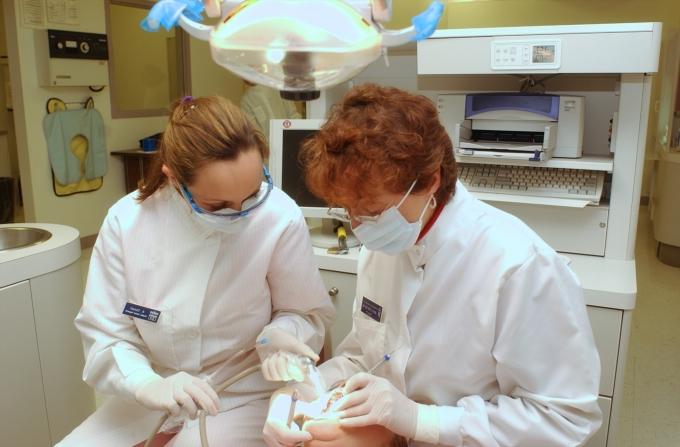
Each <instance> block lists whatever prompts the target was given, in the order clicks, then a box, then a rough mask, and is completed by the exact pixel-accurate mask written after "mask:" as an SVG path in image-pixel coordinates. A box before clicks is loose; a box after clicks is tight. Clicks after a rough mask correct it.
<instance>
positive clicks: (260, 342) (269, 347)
mask: <svg viewBox="0 0 680 447" xmlns="http://www.w3.org/2000/svg"><path fill="white" fill-rule="evenodd" d="M255 349H256V350H257V354H258V355H259V356H260V361H261V362H262V375H263V376H264V378H265V379H266V380H271V381H274V382H276V381H288V380H295V381H296V382H302V381H303V380H305V374H304V373H303V366H302V364H301V363H300V359H299V358H298V356H304V357H309V358H310V359H312V360H313V361H314V362H317V361H318V360H319V356H318V355H317V354H316V353H315V352H314V351H313V350H312V348H310V347H309V346H307V345H306V344H304V343H303V342H301V341H300V340H298V339H297V338H296V337H295V336H294V335H292V334H289V333H288V332H286V331H284V330H282V329H279V328H266V329H264V330H263V331H262V332H261V333H260V335H259V336H258V337H257V344H256V345H255Z"/></svg>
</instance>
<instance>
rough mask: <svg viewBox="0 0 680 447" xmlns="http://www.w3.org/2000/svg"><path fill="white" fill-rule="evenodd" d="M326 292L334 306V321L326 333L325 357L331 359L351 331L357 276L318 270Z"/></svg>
mask: <svg viewBox="0 0 680 447" xmlns="http://www.w3.org/2000/svg"><path fill="white" fill-rule="evenodd" d="M319 271H320V272H321V278H322V279H323V282H324V284H325V285H326V290H328V294H329V295H330V297H331V301H332V302H333V305H334V306H335V312H336V314H335V321H334V322H333V325H332V326H331V327H330V328H329V329H328V331H327V332H326V338H327V339H326V343H325V346H326V347H330V352H328V349H326V355H328V356H329V357H331V356H332V355H334V354H335V351H336V349H337V347H338V345H339V344H340V342H341V341H342V340H344V339H345V336H347V334H348V333H349V332H350V331H351V330H352V307H353V305H354V295H355V293H356V289H357V275H354V274H352V273H343V272H334V271H331V270H319Z"/></svg>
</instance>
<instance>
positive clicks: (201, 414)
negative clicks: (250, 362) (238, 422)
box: [144, 365, 260, 447]
mask: <svg viewBox="0 0 680 447" xmlns="http://www.w3.org/2000/svg"><path fill="white" fill-rule="evenodd" d="M259 369H260V365H254V366H251V367H250V368H246V369H245V370H243V371H241V372H240V373H238V374H236V375H235V376H234V377H231V378H229V379H227V380H225V381H224V382H222V383H220V384H219V385H218V386H217V387H216V388H215V392H216V393H217V394H220V393H221V392H222V391H224V390H226V389H227V388H229V387H230V386H232V385H233V384H234V383H236V382H238V381H239V380H241V379H243V378H244V377H246V376H249V375H251V374H252V373H254V372H255V371H258V370H259ZM169 417H170V413H165V414H164V415H163V416H162V417H161V419H160V420H159V421H158V424H156V426H155V427H154V429H153V431H152V432H151V434H150V435H149V437H148V438H147V440H146V443H144V447H150V446H151V441H153V438H154V436H156V434H157V433H158V431H159V430H160V429H161V427H162V426H163V424H165V422H166V421H167V420H168V418H169ZM198 430H199V434H200V436H201V446H202V447H209V445H208V433H207V431H206V419H205V410H202V409H201V410H199V411H198Z"/></svg>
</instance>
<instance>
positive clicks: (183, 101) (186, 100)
mask: <svg viewBox="0 0 680 447" xmlns="http://www.w3.org/2000/svg"><path fill="white" fill-rule="evenodd" d="M193 100H194V97H193V96H191V95H187V96H185V97H183V98H182V103H185V102H188V101H193Z"/></svg>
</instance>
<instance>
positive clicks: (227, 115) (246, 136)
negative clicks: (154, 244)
mask: <svg viewBox="0 0 680 447" xmlns="http://www.w3.org/2000/svg"><path fill="white" fill-rule="evenodd" d="M254 149H256V150H258V151H259V152H260V155H261V156H262V159H263V160H264V159H266V158H267V157H268V156H269V147H268V146H267V143H266V139H265V137H264V135H263V134H262V132H260V131H259V130H258V129H257V128H256V127H255V126H254V125H253V124H252V123H251V121H250V120H249V119H248V118H247V117H246V115H244V113H243V112H242V111H241V109H240V108H239V107H238V106H236V105H234V104H233V103H232V102H230V101H229V100H227V99H225V98H222V97H220V96H208V97H201V98H192V97H190V96H187V97H184V98H182V99H179V100H177V101H175V102H174V103H173V104H172V108H171V113H170V119H169V121H168V124H167V125H166V126H165V130H164V131H163V136H162V137H161V140H160V145H159V149H158V154H157V157H156V158H155V160H154V162H153V163H152V165H151V166H150V168H149V172H148V173H147V175H146V178H145V179H144V181H143V182H140V185H139V195H138V196H137V200H138V201H140V202H142V201H144V200H146V199H148V198H149V197H150V196H151V195H152V194H153V193H155V192H156V191H157V190H158V189H160V188H162V187H163V186H165V185H166V184H167V182H168V179H167V177H166V176H165V174H163V172H162V167H163V165H166V166H167V167H168V168H169V169H170V170H171V171H172V173H173V175H174V176H175V178H176V179H177V181H178V182H180V183H182V184H185V185H191V184H192V183H193V181H194V177H195V174H196V170H197V169H199V168H201V167H203V166H205V165H206V164H208V163H210V162H213V161H218V160H234V159H236V158H237V157H238V155H239V154H240V153H242V152H246V151H250V150H254Z"/></svg>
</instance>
